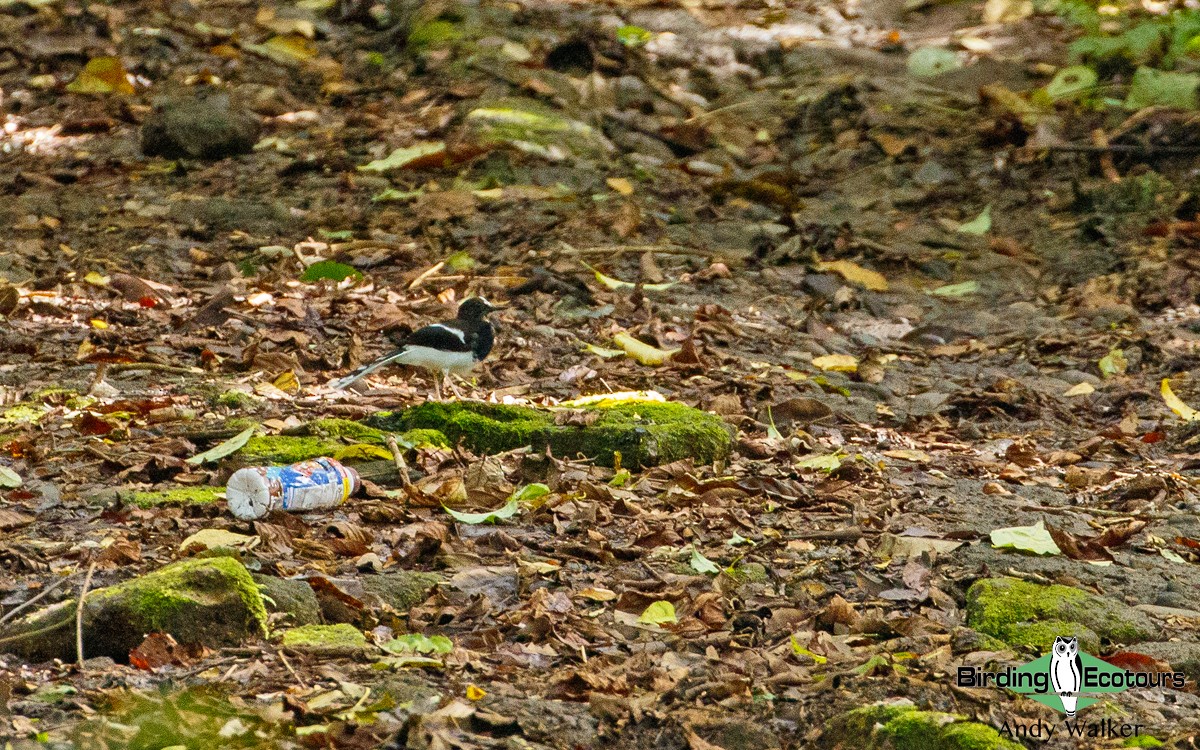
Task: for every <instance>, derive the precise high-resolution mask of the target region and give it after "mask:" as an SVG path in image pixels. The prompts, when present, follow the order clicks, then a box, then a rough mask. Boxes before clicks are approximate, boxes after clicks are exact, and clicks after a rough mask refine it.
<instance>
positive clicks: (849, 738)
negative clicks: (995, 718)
mask: <svg viewBox="0 0 1200 750" xmlns="http://www.w3.org/2000/svg"><path fill="white" fill-rule="evenodd" d="M817 747H819V748H826V749H828V750H842V749H843V748H845V749H847V750H848V749H850V748H853V749H854V750H1023V748H1022V747H1021V746H1020V745H1018V744H1017V743H1015V742H1013V741H1012V740H1007V739H1005V738H1003V737H1001V736H1000V733H999V732H997V731H996V730H995V729H993V728H992V727H989V726H987V725H984V724H980V723H978V722H973V721H964V720H963V717H961V716H956V715H954V714H946V713H941V712H939V711H919V710H917V708H916V706H914V705H913V704H912V702H910V701H907V700H901V701H890V702H887V703H876V704H872V705H870V706H863V707H862V708H857V709H855V710H853V711H849V712H847V713H844V714H842V715H840V716H836V717H834V718H833V719H831V720H830V721H829V722H828V723H826V725H825V731H824V732H823V733H822V735H821V738H820V740H819V741H818V742H817Z"/></svg>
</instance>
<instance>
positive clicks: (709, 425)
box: [367, 401, 731, 468]
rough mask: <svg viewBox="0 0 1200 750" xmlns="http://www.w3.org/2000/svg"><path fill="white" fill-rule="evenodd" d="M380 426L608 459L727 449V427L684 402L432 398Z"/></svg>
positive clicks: (707, 454) (671, 457)
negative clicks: (578, 403)
mask: <svg viewBox="0 0 1200 750" xmlns="http://www.w3.org/2000/svg"><path fill="white" fill-rule="evenodd" d="M367 424H368V425H370V426H372V427H377V428H379V429H381V430H391V431H398V432H399V431H407V430H413V429H422V430H437V431H439V432H441V433H442V434H444V435H445V436H446V437H447V438H448V439H449V440H450V442H451V443H459V442H461V443H462V444H463V445H464V446H466V447H467V448H469V449H470V450H472V451H475V452H476V453H482V454H494V453H501V452H503V451H508V450H513V449H516V448H522V447H525V446H531V447H533V449H534V450H538V451H542V450H545V449H546V448H549V449H550V451H551V452H552V453H553V454H554V455H556V456H562V457H567V458H574V457H577V456H584V457H587V458H591V459H595V460H596V462H597V463H600V464H602V465H605V466H613V465H614V464H615V463H616V462H617V460H618V459H617V456H620V459H619V460H620V463H621V465H622V466H627V467H631V468H636V467H644V466H655V465H658V464H663V463H669V462H671V461H677V460H680V459H687V458H690V459H694V460H695V461H696V462H697V463H701V464H704V463H711V462H712V461H715V460H718V459H721V458H724V457H725V456H727V455H728V454H729V448H730V443H731V434H730V428H729V426H728V425H726V424H725V423H724V422H722V421H721V419H720V418H719V417H717V416H716V415H714V414H709V413H708V412H704V411H700V410H699V409H694V408H692V407H690V406H687V405H685V404H679V403H673V402H660V401H611V402H606V401H600V402H597V403H594V404H589V405H587V406H584V407H582V408H560V409H535V408H532V407H527V406H512V405H505V404H490V403H484V402H481V401H454V402H429V403H424V404H421V405H419V406H414V407H412V408H409V409H405V410H404V411H400V412H394V413H384V414H377V415H374V416H372V417H371V418H369V419H368V420H367Z"/></svg>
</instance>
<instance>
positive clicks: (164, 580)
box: [0, 557, 267, 660]
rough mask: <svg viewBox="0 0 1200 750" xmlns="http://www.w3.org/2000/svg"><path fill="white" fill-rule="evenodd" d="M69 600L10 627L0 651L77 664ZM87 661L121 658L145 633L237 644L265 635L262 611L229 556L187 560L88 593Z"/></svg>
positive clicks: (249, 580) (85, 618)
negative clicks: (96, 658)
mask: <svg viewBox="0 0 1200 750" xmlns="http://www.w3.org/2000/svg"><path fill="white" fill-rule="evenodd" d="M75 609H76V604H75V601H74V600H67V601H64V602H60V603H58V604H55V605H53V606H50V607H47V608H45V609H43V610H40V611H38V612H34V613H32V614H30V615H27V616H25V617H23V618H21V619H19V620H17V621H16V622H14V623H11V624H10V626H9V627H8V628H6V630H5V632H3V633H0V649H3V650H6V651H10V652H12V653H16V654H20V655H21V656H23V657H25V658H27V659H30V660H45V659H53V658H59V659H65V660H73V659H74V658H75V628H74V625H75ZM83 611H84V614H83V642H84V652H85V656H109V657H112V658H114V659H119V660H125V659H127V658H128V656H129V651H130V650H131V649H133V648H134V647H136V646H137V645H138V644H139V643H141V642H142V639H143V638H144V637H145V635H146V634H147V633H154V632H161V633H170V634H171V635H172V636H174V637H175V639H176V640H177V641H179V642H180V643H184V644H202V645H205V646H210V647H220V646H234V645H239V644H241V643H242V642H243V641H244V640H246V639H247V638H251V637H254V636H264V635H266V627H267V625H266V623H267V611H266V607H265V606H264V605H263V600H262V596H261V594H260V593H259V590H258V586H256V585H255V583H254V580H253V579H252V578H251V577H250V573H249V572H248V571H247V570H246V568H245V567H244V566H243V565H242V564H241V563H239V562H238V561H237V560H234V559H232V558H229V557H214V558H205V559H193V560H185V561H183V562H178V563H174V564H172V565H168V566H166V567H165V568H162V569H161V570H158V571H155V572H153V573H150V574H148V575H145V576H142V577H140V578H134V579H132V580H129V581H125V582H123V583H119V584H117V585H115V586H110V587H108V588H103V589H97V590H96V591H93V592H92V593H91V594H89V595H88V597H87V599H86V601H85V603H84V607H83Z"/></svg>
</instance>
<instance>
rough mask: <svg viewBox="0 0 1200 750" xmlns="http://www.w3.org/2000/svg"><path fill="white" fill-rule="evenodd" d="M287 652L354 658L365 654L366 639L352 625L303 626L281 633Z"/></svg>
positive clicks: (366, 647)
mask: <svg viewBox="0 0 1200 750" xmlns="http://www.w3.org/2000/svg"><path fill="white" fill-rule="evenodd" d="M282 645H283V647H284V648H285V649H288V650H289V651H296V652H299V653H302V654H314V655H317V656H356V655H358V654H363V653H366V652H367V649H368V648H369V646H368V644H367V637H366V636H365V635H363V634H362V631H361V630H359V629H358V628H356V627H354V626H353V625H347V624H345V623H339V624H337V625H304V626H302V627H299V628H292V629H290V630H285V631H284V632H283V641H282Z"/></svg>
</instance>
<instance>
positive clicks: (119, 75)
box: [67, 57, 133, 94]
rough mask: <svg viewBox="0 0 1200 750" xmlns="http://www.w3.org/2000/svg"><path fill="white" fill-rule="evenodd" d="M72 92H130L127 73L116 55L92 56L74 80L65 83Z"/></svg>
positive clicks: (130, 87)
mask: <svg viewBox="0 0 1200 750" xmlns="http://www.w3.org/2000/svg"><path fill="white" fill-rule="evenodd" d="M67 91H70V92H71V93H73V94H132V93H133V84H132V83H130V82H129V74H128V73H126V72H125V66H124V65H122V64H121V60H120V58H117V57H93V58H92V59H91V60H88V62H87V65H85V66H83V70H81V71H79V75H77V76H75V80H74V81H71V82H70V83H68V84H67Z"/></svg>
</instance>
